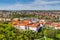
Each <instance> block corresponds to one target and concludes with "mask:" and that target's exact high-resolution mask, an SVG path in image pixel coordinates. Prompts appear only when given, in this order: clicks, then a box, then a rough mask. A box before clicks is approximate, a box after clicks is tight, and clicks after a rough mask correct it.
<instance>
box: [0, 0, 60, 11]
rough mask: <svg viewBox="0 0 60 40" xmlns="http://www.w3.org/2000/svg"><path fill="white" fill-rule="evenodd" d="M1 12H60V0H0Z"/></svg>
mask: <svg viewBox="0 0 60 40" xmlns="http://www.w3.org/2000/svg"><path fill="white" fill-rule="evenodd" d="M0 10H60V0H0Z"/></svg>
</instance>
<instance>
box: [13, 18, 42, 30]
mask: <svg viewBox="0 0 60 40" xmlns="http://www.w3.org/2000/svg"><path fill="white" fill-rule="evenodd" d="M12 24H13V26H14V27H16V28H17V29H23V30H33V31H38V30H39V29H40V28H41V27H43V23H40V22H35V23H34V22H32V21H31V20H28V19H25V20H20V21H19V20H14V21H13V23H12Z"/></svg>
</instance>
